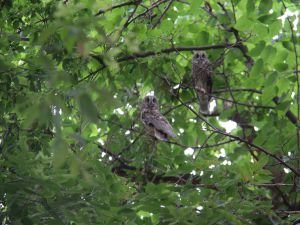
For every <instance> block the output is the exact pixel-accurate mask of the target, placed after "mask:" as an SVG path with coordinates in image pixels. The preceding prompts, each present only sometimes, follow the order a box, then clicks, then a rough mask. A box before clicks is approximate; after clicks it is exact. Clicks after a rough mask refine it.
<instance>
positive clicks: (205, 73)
mask: <svg viewBox="0 0 300 225" xmlns="http://www.w3.org/2000/svg"><path fill="white" fill-rule="evenodd" d="M212 74H213V69H212V64H211V63H210V61H209V59H208V58H207V55H206V53H205V52H204V51H196V52H194V56H193V61H192V77H193V83H194V88H195V90H196V93H197V97H198V100H199V107H200V113H204V114H207V113H208V112H209V110H208V106H209V101H210V99H211V96H210V94H211V91H212Z"/></svg>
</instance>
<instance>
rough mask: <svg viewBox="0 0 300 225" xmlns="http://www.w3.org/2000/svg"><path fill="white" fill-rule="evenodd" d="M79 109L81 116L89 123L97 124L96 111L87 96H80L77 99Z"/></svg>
mask: <svg viewBox="0 0 300 225" xmlns="http://www.w3.org/2000/svg"><path fill="white" fill-rule="evenodd" d="M78 103H79V108H80V111H81V113H82V114H83V116H84V117H85V118H86V119H88V120H90V121H91V122H94V123H97V121H98V110H97V108H96V107H95V105H94V103H93V102H92V100H91V98H90V96H89V95H88V94H81V95H80V96H79V97H78Z"/></svg>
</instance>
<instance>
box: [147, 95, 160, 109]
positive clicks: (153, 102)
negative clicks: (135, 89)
mask: <svg viewBox="0 0 300 225" xmlns="http://www.w3.org/2000/svg"><path fill="white" fill-rule="evenodd" d="M145 101H146V102H147V105H148V107H149V108H157V107H158V104H157V99H156V97H155V96H146V97H145Z"/></svg>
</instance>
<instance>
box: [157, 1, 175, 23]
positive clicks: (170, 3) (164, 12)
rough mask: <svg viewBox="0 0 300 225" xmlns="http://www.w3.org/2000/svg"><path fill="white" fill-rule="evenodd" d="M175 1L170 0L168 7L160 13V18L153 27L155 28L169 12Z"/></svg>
mask: <svg viewBox="0 0 300 225" xmlns="http://www.w3.org/2000/svg"><path fill="white" fill-rule="evenodd" d="M173 2H174V0H170V2H169V4H168V5H167V7H166V8H165V10H164V11H163V13H162V14H161V15H160V17H159V18H158V20H157V21H156V23H155V24H154V25H153V26H152V29H154V28H155V27H156V26H157V25H158V24H159V23H160V22H161V19H162V18H163V16H164V15H165V14H166V13H167V11H168V10H169V8H170V7H171V5H172V3H173Z"/></svg>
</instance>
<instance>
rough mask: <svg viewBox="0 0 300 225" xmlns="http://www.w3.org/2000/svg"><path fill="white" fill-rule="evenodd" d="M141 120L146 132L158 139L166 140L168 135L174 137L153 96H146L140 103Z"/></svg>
mask: <svg viewBox="0 0 300 225" xmlns="http://www.w3.org/2000/svg"><path fill="white" fill-rule="evenodd" d="M140 116H141V120H142V122H143V124H144V125H145V127H146V130H147V132H148V133H149V135H151V136H152V137H155V138H156V139H158V140H162V141H167V140H168V138H169V137H176V135H175V134H174V132H173V128H172V126H171V125H170V123H169V122H168V121H167V119H166V118H165V117H164V116H163V115H162V114H161V113H160V112H159V107H158V102H157V99H156V97H155V96H146V97H145V98H144V100H143V102H142V104H141V115H140Z"/></svg>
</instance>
